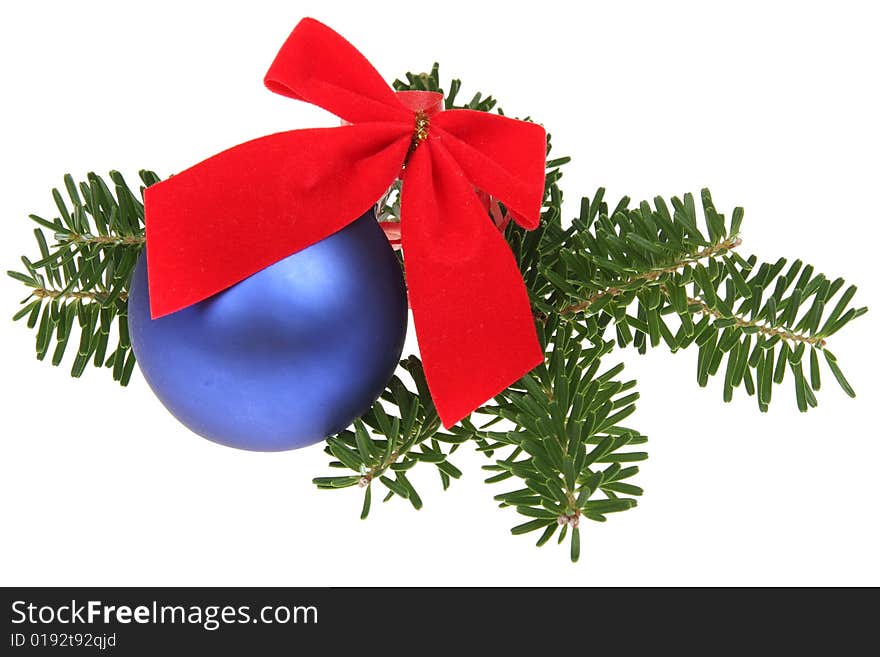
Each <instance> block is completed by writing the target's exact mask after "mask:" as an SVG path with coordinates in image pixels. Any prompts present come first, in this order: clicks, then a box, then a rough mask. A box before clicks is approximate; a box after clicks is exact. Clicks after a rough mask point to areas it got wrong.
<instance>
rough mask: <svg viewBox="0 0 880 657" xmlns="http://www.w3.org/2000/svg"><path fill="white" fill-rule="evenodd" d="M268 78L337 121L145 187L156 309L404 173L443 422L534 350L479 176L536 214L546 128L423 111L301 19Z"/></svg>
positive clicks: (357, 208)
mask: <svg viewBox="0 0 880 657" xmlns="http://www.w3.org/2000/svg"><path fill="white" fill-rule="evenodd" d="M265 83H266V86H267V87H268V88H269V89H270V90H271V91H274V92H276V93H280V94H283V95H285V96H289V97H291V98H296V99H299V100H304V101H306V102H309V103H313V104H315V105H318V106H320V107H323V108H325V109H327V110H329V111H331V112H333V113H334V114H336V115H337V116H339V117H341V118H342V119H343V120H344V121H345V122H347V123H348V125H343V126H340V127H337V128H313V129H306V130H292V131H289V132H281V133H278V134H274V135H269V136H266V137H261V138H259V139H255V140H253V141H249V142H246V143H244V144H240V145H238V146H235V147H233V148H231V149H229V150H227V151H224V152H222V153H220V154H218V155H215V156H214V157H211V158H209V159H207V160H205V161H204V162H202V163H200V164H197V165H195V166H194V167H192V168H190V169H187V170H186V171H184V172H182V173H179V174H177V175H175V176H172V177H171V178H168V179H167V180H165V181H164V182H161V183H159V184H157V185H154V186H152V187H150V188H149V189H147V191H146V222H147V229H146V230H147V257H148V263H147V264H148V270H149V283H150V301H151V312H152V315H153V317H154V318H158V317H161V316H163V315H166V314H168V313H172V312H174V311H176V310H180V309H181V308H185V307H187V306H189V305H191V304H194V303H196V302H198V301H201V300H203V299H205V298H207V297H209V296H211V295H213V294H216V293H217V292H220V291H222V290H224V289H226V288H228V287H230V286H231V285H234V284H235V283H237V282H238V281H241V280H242V279H244V278H247V277H248V276H250V275H252V274H254V273H256V272H258V271H260V270H261V269H264V268H265V267H268V266H269V265H272V264H273V263H275V262H277V261H279V260H281V259H283V258H285V257H287V256H289V255H291V254H292V253H295V252H297V251H299V250H301V249H304V248H306V247H308V246H310V245H312V244H314V243H316V242H318V241H320V240H322V239H324V238H325V237H328V236H329V235H332V234H333V233H335V232H336V231H338V230H340V229H341V228H343V227H344V226H346V225H347V224H349V223H350V222H352V221H354V220H355V219H356V218H358V217H360V216H361V215H362V214H363V213H364V212H366V211H367V210H368V209H369V208H370V207H371V206H372V205H373V204H375V203H376V201H377V199H379V198H380V197H381V196H382V194H383V193H384V192H385V191H386V190H387V189H388V187H389V186H390V185H391V184H392V183H393V182H394V180H395V179H396V178H397V177H398V176H401V175H402V179H403V186H402V198H401V239H402V244H403V252H404V255H405V257H406V274H407V285H408V289H409V296H410V305H411V307H412V312H413V319H414V323H415V328H416V335H417V337H418V341H419V348H420V352H421V356H422V361H423V363H424V368H425V376H426V378H427V381H428V386H429V388H430V390H431V395H432V397H433V399H434V403H435V406H436V408H437V412H438V413H439V415H440V418H441V420H442V421H443V424H444V425H445V426H447V427H449V426H451V425H453V424H455V423H456V422H457V421H458V420H460V419H461V418H463V417H465V416H466V415H467V414H468V413H470V412H471V411H473V410H474V409H475V408H477V407H478V406H479V405H480V404H482V403H483V402H485V401H486V400H488V399H490V398H492V397H493V396H494V395H496V394H497V393H499V392H501V391H502V390H504V388H506V387H507V386H508V385H510V384H511V383H513V382H514V381H516V380H517V379H519V378H520V377H521V376H522V375H523V374H525V373H526V372H528V371H529V370H531V369H532V368H533V367H535V366H536V365H538V364H539V363H540V362H542V361H543V353H542V350H541V347H540V345H539V343H538V340H537V336H536V333H535V326H534V322H533V319H532V313H531V306H530V304H529V298H528V293H527V291H526V288H525V285H524V284H523V281H522V278H521V275H520V272H519V268H518V267H517V264H516V261H515V259H514V257H513V254H512V253H511V251H510V249H509V248H508V245H507V243H506V241H505V239H504V237H503V236H502V235H501V233H499V231H498V230H497V228H496V227H495V226H494V225H493V223H492V221H491V220H490V219H489V217H488V216H487V214H486V210H485V208H484V206H483V204H482V203H481V202H480V200H479V198H478V197H477V194H476V192H475V188H479V189H480V190H483V191H484V192H487V193H489V194H491V195H492V196H494V197H496V198H498V199H500V200H501V201H502V202H503V203H504V205H505V206H506V208H507V210H508V212H509V213H510V214H511V216H512V217H513V219H514V220H515V221H516V222H517V223H518V224H520V225H521V226H523V227H524V228H527V229H532V228H535V227H536V226H537V225H538V222H539V219H540V210H541V203H542V199H543V193H544V157H545V153H546V150H545V149H546V141H545V134H544V129H543V128H542V127H541V126H539V125H536V124H533V123H526V122H524V121H516V120H513V119H509V118H506V117H503V116H497V115H493V114H488V113H486V112H477V111H472V110H450V111H445V112H439V113H435V114H431V113H430V112H431V107H432V106H434V105H436V104H437V100H438V98H439V94H426V93H422V94H412V95H407V96H401V95H398V94H395V93H394V91H393V90H391V89H390V88H389V87H388V85H387V84H385V82H384V81H383V80H382V78H381V77H380V75H379V73H378V72H377V71H376V70H375V69H374V68H373V67H372V66H371V65H370V63H369V62H368V61H367V60H366V59H365V58H364V56H363V55H361V54H360V53H359V52H358V51H357V50H356V49H355V48H354V47H353V46H352V45H351V44H349V43H348V42H347V41H346V40H345V39H343V38H342V37H341V36H340V35H338V34H337V33H336V32H334V31H333V30H331V29H330V28H328V27H327V26H325V25H323V24H321V23H319V22H317V21H315V20H312V19H309V18H306V19H303V20H302V21H301V22H300V23H299V24H298V25H297V26H296V28H295V29H294V30H293V32H292V33H291V35H290V37H289V38H288V39H287V41H286V42H285V44H284V45H283V46H282V48H281V50H280V51H279V52H278V55H277V57H276V58H275V61H274V62H273V63H272V66H271V67H270V68H269V72H268V73H267V74H266V79H265ZM404 103H407V104H404ZM402 164H403V165H405V168H404V170H403V172H402V174H401V165H402Z"/></svg>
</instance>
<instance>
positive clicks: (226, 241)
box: [145, 123, 412, 318]
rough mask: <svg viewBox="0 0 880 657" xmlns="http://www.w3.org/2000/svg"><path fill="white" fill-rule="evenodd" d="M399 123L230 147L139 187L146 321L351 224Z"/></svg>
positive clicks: (401, 153) (390, 167)
mask: <svg viewBox="0 0 880 657" xmlns="http://www.w3.org/2000/svg"><path fill="white" fill-rule="evenodd" d="M411 131H412V127H411V126H410V125H409V124H407V123H403V124H401V123H369V124H361V125H352V126H345V127H340V128H317V129H310V130H293V131H290V132H282V133H278V134H274V135H269V136H268V137H262V138H260V139H255V140H253V141H249V142H246V143H244V144H240V145H238V146H235V147H234V148H230V149H229V150H227V151H224V152H222V153H220V154H218V155H215V156H214V157H211V158H209V159H207V160H205V161H204V162H201V163H200V164H197V165H195V166H194V167H192V168H190V169H187V170H186V171H183V172H182V173H179V174H177V175H174V176H171V177H170V178H168V179H166V180H165V181H163V182H161V183H158V184H156V185H153V186H152V187H150V188H148V189H147V190H146V193H145V206H146V235H147V269H148V272H149V285H150V302H151V312H152V315H153V317H154V318H157V317H161V316H163V315H166V314H168V313H172V312H174V311H176V310H180V309H181V308H185V307H187V306H189V305H191V304H194V303H196V302H198V301H201V300H202V299H205V298H207V297H209V296H211V295H213V294H216V293H217V292H220V291H222V290H225V289H226V288H228V287H230V286H232V285H234V284H235V283H237V282H239V281H241V280H242V279H244V278H247V277H248V276H250V275H252V274H255V273H256V272H258V271H260V270H262V269H264V268H266V267H268V266H269V265H272V264H274V263H275V262H278V261H279V260H281V259H282V258H286V257H287V256H289V255H291V254H293V253H296V252H297V251H299V250H301V249H304V248H305V247H307V246H310V245H311V244H314V243H315V242H318V241H320V240H322V239H324V238H325V237H328V236H329V235H332V234H333V233H335V232H336V231H338V230H340V229H341V228H343V227H345V226H346V225H347V224H349V223H351V222H352V221H354V220H355V219H357V218H358V217H359V216H361V215H362V214H363V213H364V212H366V211H367V210H368V209H369V208H370V206H371V205H373V204H374V203H375V202H376V201H377V200H378V199H379V198H380V197H381V196H382V194H383V193H384V192H385V191H386V190H387V189H388V187H389V186H390V185H391V183H392V182H393V181H394V179H395V178H396V177H397V175H398V174H399V172H400V163H401V162H402V161H403V158H404V157H405V155H406V152H407V149H408V148H409V142H410V134H411Z"/></svg>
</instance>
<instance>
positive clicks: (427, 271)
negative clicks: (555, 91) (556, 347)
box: [401, 137, 544, 427]
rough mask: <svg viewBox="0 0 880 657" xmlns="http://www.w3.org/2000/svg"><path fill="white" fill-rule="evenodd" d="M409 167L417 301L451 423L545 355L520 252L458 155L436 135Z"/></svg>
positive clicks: (407, 218)
mask: <svg viewBox="0 0 880 657" xmlns="http://www.w3.org/2000/svg"><path fill="white" fill-rule="evenodd" d="M404 175H405V178H404V184H403V196H402V206H403V207H402V212H401V215H402V217H403V222H402V225H401V231H402V232H401V237H402V243H403V253H404V258H405V263H406V275H407V284H408V287H409V295H410V305H411V307H412V312H413V320H414V324H415V329H416V335H417V337H418V342H419V349H420V352H421V356H422V361H423V363H424V367H425V376H426V379H427V382H428V386H429V388H430V390H431V396H432V397H433V400H434V404H435V406H436V408H437V412H438V414H439V416H440V419H441V420H442V421H443V424H444V426H446V427H450V426H452V425H453V424H455V423H456V422H458V421H459V420H460V419H462V418H463V417H465V416H466V415H468V414H469V413H470V412H471V411H473V410H474V409H475V408H477V407H478V406H480V405H481V404H483V403H484V402H486V401H487V400H489V399H491V398H492V397H493V396H495V395H496V394H498V393H499V392H501V391H502V390H504V389H505V388H507V387H508V386H509V385H510V384H512V383H514V382H515V381H516V380H518V379H519V378H520V377H522V376H523V375H524V374H525V373H526V372H528V371H529V370H531V369H532V368H534V367H536V366H537V365H538V364H540V363H541V362H542V361H543V359H544V354H543V351H542V349H541V346H540V344H539V342H538V339H537V334H536V331H535V325H534V320H533V318H532V312H531V305H530V303H529V298H528V293H527V291H526V288H525V285H524V284H523V281H522V276H521V274H520V271H519V267H518V266H517V264H516V260H515V259H514V256H513V254H512V253H511V251H510V248H509V246H508V245H507V242H506V241H505V240H504V238H503V236H502V235H501V234H500V233H499V232H498V230H497V229H496V228H495V226H494V224H493V223H492V222H491V221H490V220H489V217H488V216H487V215H486V212H485V210H484V209H483V206H482V205H481V204H480V201H479V199H478V197H477V195H476V194H475V192H474V189H473V187H472V186H471V184H470V183H469V182H468V180H467V179H466V178H465V177H464V174H463V172H462V170H461V168H460V167H459V166H458V165H457V164H456V162H455V160H454V159H453V158H452V157H451V156H450V154H449V153H448V152H447V151H446V149H445V148H444V147H443V145H442V144H440V143H439V142H438V141H436V140H432V139H431V138H430V137H429V139H428V140H427V141H426V142H425V143H423V144H422V145H420V146H419V147H418V148H417V149H416V150H415V152H414V153H413V154H412V156H411V158H410V161H409V163H408V165H407V168H406V171H405V174H404Z"/></svg>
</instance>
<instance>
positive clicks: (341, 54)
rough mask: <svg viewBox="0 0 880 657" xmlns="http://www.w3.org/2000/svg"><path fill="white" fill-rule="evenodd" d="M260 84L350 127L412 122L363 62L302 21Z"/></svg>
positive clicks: (340, 41)
mask: <svg viewBox="0 0 880 657" xmlns="http://www.w3.org/2000/svg"><path fill="white" fill-rule="evenodd" d="M264 83H265V85H266V87H267V88H268V89H269V90H270V91H274V92H275V93H278V94H281V95H282V96H288V97H289V98H295V99H296V100H304V101H306V102H307V103H312V104H313V105H318V106H319V107H323V108H324V109H326V110H328V111H330V112H333V114H335V115H336V116H338V117H339V118H341V119H344V120H345V121H348V122H349V123H361V122H364V121H402V122H406V123H409V121H411V118H412V110H410V109H408V108H407V107H405V106H404V105H403V104H402V103H401V102H400V100H399V99H398V98H397V96H396V95H395V94H394V91H392V90H391V88H390V87H389V86H388V85H387V84H386V83H385V81H384V80H383V79H382V76H381V75H379V72H378V71H377V70H376V69H375V68H373V65H372V64H370V62H368V61H367V58H366V57H364V56H363V55H362V54H361V53H360V52H358V50H357V49H356V48H355V47H354V46H352V45H351V44H350V43H349V42H348V41H346V40H345V39H344V38H342V36H340V35H339V34H337V33H336V32H334V31H333V30H331V29H330V28H329V27H327V26H326V25H324V24H322V23H319V22H318V21H316V20H314V19H311V18H304V19H302V20H301V21H300V22H299V23H298V24H297V26H296V27H295V28H294V29H293V32H291V33H290V36H289V37H288V38H287V41H285V42H284V45H283V46H282V47H281V50H279V51H278V55H277V56H276V57H275V61H273V62H272V65H271V66H270V67H269V71H268V72H267V73H266V78H265V80H264Z"/></svg>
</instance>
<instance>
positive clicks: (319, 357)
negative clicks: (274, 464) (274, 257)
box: [128, 211, 407, 451]
mask: <svg viewBox="0 0 880 657" xmlns="http://www.w3.org/2000/svg"><path fill="white" fill-rule="evenodd" d="M128 313H129V327H130V333H131V341H132V347H133V348H134V352H135V355H136V356H137V360H138V364H139V366H140V369H141V371H142V372H143V374H144V378H146V380H147V383H148V384H149V385H150V387H151V388H152V389H153V392H155V393H156V396H157V397H158V398H159V399H160V400H161V401H162V403H163V404H164V405H165V406H166V407H167V408H168V410H169V411H171V413H172V414H174V416H175V417H176V418H177V419H178V420H180V421H181V422H182V423H183V424H185V425H186V426H187V427H189V428H190V429H192V430H193V431H195V432H196V433H197V434H199V435H201V436H204V437H205V438H208V439H210V440H213V441H216V442H218V443H222V444H224V445H229V446H232V447H239V448H242V449H252V450H260V451H270V450H283V449H293V448H297V447H303V446H305V445H311V444H312V443H315V442H318V441H320V440H322V439H323V438H324V437H325V436H327V435H329V434H333V433H336V432H338V431H341V430H342V429H344V428H345V427H347V426H348V425H349V424H351V422H352V421H353V420H354V419H355V418H357V417H358V416H360V415H361V414H362V413H363V412H364V411H365V410H367V408H369V406H370V405H371V404H372V403H373V401H374V400H375V399H376V398H378V396H379V395H380V394H381V392H382V390H383V389H384V387H385V384H386V383H387V382H388V380H389V379H390V377H391V375H392V373H393V372H394V369H395V367H396V365H397V361H398V360H399V358H400V353H401V350H402V349H403V341H404V338H405V335H406V324H407V301H406V290H405V287H404V283H403V276H402V273H401V271H400V267H399V265H398V263H397V258H396V257H395V255H394V252H393V251H392V249H391V247H390V246H389V244H388V240H387V239H386V238H385V235H384V234H383V233H382V230H381V228H379V226H378V224H377V223H376V220H375V218H374V216H373V213H372V211H370V212H368V213H367V214H365V215H364V216H362V217H361V218H359V219H358V220H357V221H355V222H353V223H351V224H349V225H348V226H347V227H346V228H344V229H342V230H341V231H339V232H338V233H336V234H334V235H331V236H330V237H328V238H327V239H325V240H322V241H321V242H318V243H317V244H314V245H312V246H310V247H308V248H307V249H304V250H302V251H300V252H298V253H295V254H294V255H292V256H289V257H288V258H285V259H284V260H281V261H280V262H277V263H275V264H274V265H272V266H271V267H267V268H266V269H264V270H263V271H261V272H258V273H257V274H254V275H253V276H251V277H250V278H247V279H245V280H244V281H241V282H240V283H238V284H237V285H234V286H233V287H231V288H229V289H228V290H225V291H223V292H221V293H219V294H217V295H215V296H213V297H211V298H209V299H206V300H205V301H202V302H200V303H198V304H195V305H194V306H190V307H189V308H185V309H184V310H181V311H178V312H176V313H173V314H171V315H167V316H165V317H162V318H160V319H157V320H151V319H150V313H149V292H148V289H147V268H146V257H145V256H144V255H143V254H142V255H141V258H140V260H139V261H138V263H137V266H136V268H135V272H134V277H133V279H132V282H131V289H130V295H129V302H128Z"/></svg>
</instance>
